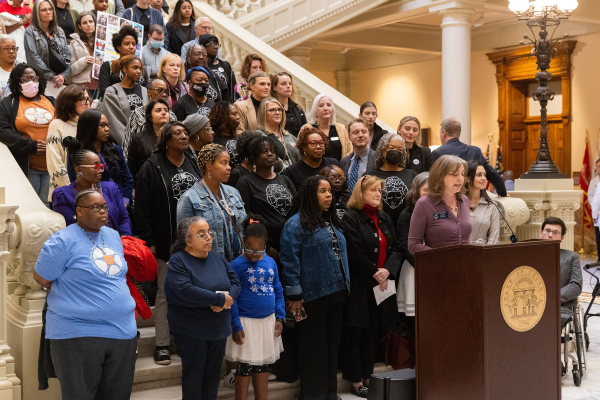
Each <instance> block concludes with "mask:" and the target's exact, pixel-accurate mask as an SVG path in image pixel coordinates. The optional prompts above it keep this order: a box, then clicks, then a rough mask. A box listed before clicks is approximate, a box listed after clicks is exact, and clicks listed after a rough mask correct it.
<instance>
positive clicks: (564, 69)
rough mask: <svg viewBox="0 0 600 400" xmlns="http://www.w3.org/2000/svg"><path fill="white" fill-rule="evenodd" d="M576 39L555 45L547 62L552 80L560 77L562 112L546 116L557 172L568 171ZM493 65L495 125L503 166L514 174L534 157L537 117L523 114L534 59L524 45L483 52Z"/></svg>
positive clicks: (569, 164)
mask: <svg viewBox="0 0 600 400" xmlns="http://www.w3.org/2000/svg"><path fill="white" fill-rule="evenodd" d="M576 44H577V41H575V40H568V41H564V42H563V43H561V44H559V45H557V46H556V53H555V56H554V58H553V60H552V62H551V63H550V72H551V73H552V75H553V78H552V81H553V82H554V81H560V82H561V88H562V97H563V104H562V114H560V115H554V116H549V117H548V140H549V144H550V150H551V154H552V159H553V160H554V162H555V163H556V165H557V166H558V168H559V169H560V171H561V172H563V173H566V174H567V175H568V176H570V175H571V117H572V111H571V54H572V53H573V50H574V49H575V46H576ZM487 56H488V58H489V59H490V60H491V61H492V62H493V63H494V64H495V65H496V82H497V83H498V127H499V132H500V145H501V146H502V155H503V157H504V159H505V163H504V168H505V169H511V170H513V172H514V173H515V177H517V178H518V177H519V176H520V174H521V173H523V172H526V171H527V170H528V169H529V167H530V166H531V164H532V163H533V161H534V160H535V159H536V157H537V148H538V143H539V129H540V119H539V117H537V120H536V119H535V118H527V84H528V83H531V82H535V74H536V72H537V64H536V59H535V57H534V56H533V55H531V47H528V46H524V47H518V48H514V49H509V50H501V51H497V52H494V53H489V54H487Z"/></svg>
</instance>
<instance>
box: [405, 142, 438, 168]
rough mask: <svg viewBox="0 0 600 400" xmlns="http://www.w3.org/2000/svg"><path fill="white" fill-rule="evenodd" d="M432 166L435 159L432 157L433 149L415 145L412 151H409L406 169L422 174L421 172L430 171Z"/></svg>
mask: <svg viewBox="0 0 600 400" xmlns="http://www.w3.org/2000/svg"><path fill="white" fill-rule="evenodd" d="M432 165H433V157H432V156H431V149H430V148H429V147H420V146H417V145H416V144H413V147H412V149H410V150H409V157H408V159H407V160H406V168H408V169H412V170H413V171H415V172H416V173H417V174H420V173H421V172H426V171H429V169H430V168H431V166H432Z"/></svg>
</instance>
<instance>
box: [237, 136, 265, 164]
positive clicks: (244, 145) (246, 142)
mask: <svg viewBox="0 0 600 400" xmlns="http://www.w3.org/2000/svg"><path fill="white" fill-rule="evenodd" d="M261 136H262V135H261V134H260V133H258V132H254V131H244V132H242V133H240V134H239V135H237V137H236V138H235V149H236V151H237V161H238V162H239V163H241V162H242V161H244V160H247V159H249V158H250V151H249V148H250V142H252V141H253V140H254V139H256V138H259V137H261Z"/></svg>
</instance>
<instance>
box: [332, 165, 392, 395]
mask: <svg viewBox="0 0 600 400" xmlns="http://www.w3.org/2000/svg"><path fill="white" fill-rule="evenodd" d="M384 184H385V183H384V181H383V179H380V178H378V177H376V176H372V175H365V176H362V177H360V178H359V179H358V181H357V182H356V185H354V190H353V191H352V195H351V196H350V199H349V200H348V203H347V206H348V212H346V214H344V218H343V220H342V222H343V224H344V235H345V237H346V241H347V242H348V247H347V248H348V268H349V270H350V292H349V293H348V299H347V301H346V308H345V313H344V328H345V329H344V334H343V335H342V349H343V351H342V354H343V358H344V362H343V363H342V365H343V367H342V371H343V375H342V376H343V378H344V380H346V381H349V382H351V383H352V386H351V387H350V391H351V392H352V394H354V395H356V396H358V397H362V398H365V399H366V398H367V397H368V393H369V389H368V388H367V387H368V386H369V377H370V376H371V374H372V373H373V365H374V362H375V344H376V336H377V331H378V329H379V324H380V323H385V325H386V326H390V325H393V323H394V321H395V320H396V316H397V313H398V312H397V308H396V304H395V301H394V300H393V298H388V299H387V300H385V301H384V302H382V303H380V304H379V305H377V303H376V302H375V293H374V291H373V287H375V288H376V289H375V290H377V286H379V290H381V291H385V290H386V289H387V287H388V284H390V285H393V284H394V280H395V279H396V277H397V275H398V271H399V267H400V257H401V256H400V248H399V246H398V240H397V238H396V234H395V232H394V228H395V226H394V225H395V223H394V221H392V219H391V218H390V216H389V215H387V214H386V213H385V212H383V211H382V210H381V209H382V206H383V203H382V201H381V200H382V195H381V193H382V189H383V188H384Z"/></svg>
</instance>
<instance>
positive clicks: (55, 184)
mask: <svg viewBox="0 0 600 400" xmlns="http://www.w3.org/2000/svg"><path fill="white" fill-rule="evenodd" d="M78 120H79V116H76V117H74V118H72V119H70V120H69V121H67V122H65V121H63V120H61V119H58V118H57V119H54V120H52V121H51V122H50V125H48V136H47V138H46V164H47V165H48V174H50V190H49V191H48V201H52V192H54V189H56V188H59V187H61V186H68V185H70V184H71V181H70V180H69V176H68V175H67V150H66V149H65V148H64V147H63V145H62V141H63V139H64V138H66V137H67V136H72V137H75V135H76V134H77V121H78Z"/></svg>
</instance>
